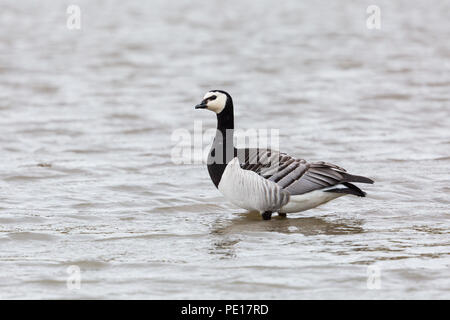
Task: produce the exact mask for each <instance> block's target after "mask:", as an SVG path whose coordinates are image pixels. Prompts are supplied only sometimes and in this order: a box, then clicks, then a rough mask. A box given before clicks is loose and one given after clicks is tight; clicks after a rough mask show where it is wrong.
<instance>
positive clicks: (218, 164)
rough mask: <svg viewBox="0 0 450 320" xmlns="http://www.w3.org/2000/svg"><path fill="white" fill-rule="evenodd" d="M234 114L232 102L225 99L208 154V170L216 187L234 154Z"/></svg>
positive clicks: (218, 115)
mask: <svg viewBox="0 0 450 320" xmlns="http://www.w3.org/2000/svg"><path fill="white" fill-rule="evenodd" d="M233 133H234V114H233V102H232V101H231V98H229V99H227V103H226V105H225V108H224V109H223V110H222V112H220V113H219V114H217V132H216V137H215V138H214V142H213V145H212V147H211V150H210V152H209V156H208V171H209V175H210V177H211V180H212V181H213V183H214V185H215V186H216V187H218V186H219V183H220V179H221V178H222V174H223V172H224V170H225V168H226V166H227V164H228V162H230V161H231V160H232V159H233V158H234V156H235V153H236V151H235V148H234V146H233Z"/></svg>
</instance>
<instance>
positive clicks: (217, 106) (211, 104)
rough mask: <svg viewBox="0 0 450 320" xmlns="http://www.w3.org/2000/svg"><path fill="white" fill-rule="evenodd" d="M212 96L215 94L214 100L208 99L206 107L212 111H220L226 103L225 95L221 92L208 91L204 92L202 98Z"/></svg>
mask: <svg viewBox="0 0 450 320" xmlns="http://www.w3.org/2000/svg"><path fill="white" fill-rule="evenodd" d="M212 96H216V98H215V99H214V100H208V103H207V104H206V107H207V109H208V110H211V111H214V112H215V113H221V112H222V110H223V109H224V108H225V105H226V103H227V96H226V95H225V94H223V93H222V92H218V91H210V92H208V93H206V94H205V96H204V97H203V100H205V99H208V98H210V97H212Z"/></svg>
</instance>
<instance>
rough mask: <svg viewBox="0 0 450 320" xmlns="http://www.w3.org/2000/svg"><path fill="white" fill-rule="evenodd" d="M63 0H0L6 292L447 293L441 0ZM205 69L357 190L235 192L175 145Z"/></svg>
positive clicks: (0, 273)
mask: <svg viewBox="0 0 450 320" xmlns="http://www.w3.org/2000/svg"><path fill="white" fill-rule="evenodd" d="M76 2H77V4H78V5H79V6H80V8H81V29H80V30H68V29H67V27H66V19H67V14H66V9H67V6H68V5H69V4H70V3H71V2H67V1H56V0H55V1H4V0H1V1H0V3H1V8H2V9H1V10H0V150H1V151H0V152H1V157H0V298H13V299H16V298H33V299H36V298H37V299H40V298H51V299H53V298H62V299H72V298H87V299H107V298H112V299H116V298H126V299H129V298H132V299H134V298H160V299H166V298H172V299H184V298H213V299H216V298H220V299H222V298H237V299H240V298H257V299H259V298H261V299H263V298H264V299H266V298H267V299H304V298H314V299H318V298H337V299H341V298H369V299H373V298H375V299H378V298H388V299H391V298H399V299H403V298H413V299H418V298H432V299H443V298H446V299H448V298H450V277H449V276H450V272H449V265H450V256H449V252H450V237H449V235H450V222H449V217H450V212H449V204H450V175H449V172H450V132H449V130H450V129H449V128H450V42H449V41H448V39H450V24H449V20H448V13H449V12H450V2H448V1H444V0H442V1H433V2H432V5H431V4H430V3H429V2H428V1H395V2H394V1H377V4H378V5H379V6H380V8H381V29H380V30H369V29H367V27H366V19H367V16H368V15H367V14H366V8H367V6H368V5H369V4H372V3H366V2H364V1H346V2H345V3H343V2H342V3H341V2H339V3H334V2H333V3H331V2H329V1H318V0H315V1H301V2H300V1H294V0H292V1H283V2H279V1H268V0H266V1H252V2H250V1H237V0H233V1H227V2H226V3H225V2H223V1H126V2H124V1H81V0H80V1H76ZM209 89H224V90H227V91H228V92H230V93H231V94H232V95H233V98H234V101H235V113H236V121H235V123H236V126H237V127H238V128H243V129H248V128H275V129H280V149H281V150H282V151H284V152H288V153H289V154H291V155H294V156H297V157H301V158H305V159H307V160H311V161H317V160H326V161H329V162H332V163H336V164H339V165H341V166H343V167H345V168H346V169H347V170H349V171H351V172H352V173H355V174H362V175H366V176H369V177H372V178H373V179H374V180H375V181H376V184H374V185H373V186H370V185H369V186H367V187H365V190H366V191H367V192H368V197H367V198H356V197H350V196H349V197H344V198H340V199H337V200H335V201H333V202H330V203H328V204H326V205H324V206H322V207H319V208H316V209H313V210H310V211H306V212H303V213H299V214H292V215H289V216H288V218H286V219H281V218H279V217H275V218H274V219H273V220H272V221H261V219H260V217H259V216H258V215H255V214H253V213H246V212H245V210H242V209H239V208H235V207H233V206H232V205H231V204H229V203H228V202H227V201H226V200H224V198H223V197H222V196H221V195H220V193H219V192H218V191H217V190H216V189H215V188H214V186H213V184H212V183H211V181H210V179H209V176H208V174H207V171H206V167H205V165H201V164H195V165H193V164H182V165H179V164H174V163H173V162H172V160H171V150H172V147H173V146H174V141H172V139H171V136H172V133H173V132H174V130H176V129H185V130H188V131H189V132H191V133H192V132H193V129H194V121H202V126H203V129H204V130H206V129H208V128H213V127H214V126H215V117H214V115H213V114H211V113H209V112H206V111H203V112H202V111H194V110H193V106H194V105H195V104H197V103H198V102H199V101H200V99H201V97H202V96H203V95H204V93H205V92H206V91H207V90H209ZM205 140H206V139H205ZM208 143H209V141H204V144H205V146H206V145H207V144H208ZM72 265H75V266H78V267H79V268H80V270H81V288H80V289H75V290H69V289H68V287H67V283H66V281H67V279H68V276H69V274H68V271H70V270H72V269H69V266H72ZM372 275H373V276H372ZM378 275H379V277H378ZM368 280H369V282H368ZM372 280H373V281H372ZM368 283H369V285H368ZM374 284H376V285H374ZM377 285H379V286H380V289H372V288H374V287H376V286H377Z"/></svg>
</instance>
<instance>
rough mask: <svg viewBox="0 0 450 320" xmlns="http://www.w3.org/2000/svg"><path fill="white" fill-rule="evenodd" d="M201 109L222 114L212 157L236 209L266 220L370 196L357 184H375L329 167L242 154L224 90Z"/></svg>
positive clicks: (273, 154)
mask: <svg viewBox="0 0 450 320" xmlns="http://www.w3.org/2000/svg"><path fill="white" fill-rule="evenodd" d="M195 109H208V110H211V111H213V112H215V113H216V114H217V131H216V137H215V138H214V142H213V144H212V147H211V150H210V152H209V155H208V172H209V175H210V177H211V180H212V182H213V183H214V185H215V186H216V187H217V188H218V189H219V191H220V192H221V193H222V194H223V195H224V196H225V198H226V199H228V200H229V201H230V202H232V203H234V204H235V205H237V206H239V207H241V208H244V209H247V210H251V211H254V210H257V211H259V212H260V213H261V214H262V217H263V219H264V220H270V219H271V217H272V213H273V212H278V214H279V215H280V216H286V213H291V212H300V211H304V210H308V209H311V208H315V207H317V206H319V205H321V204H324V203H326V202H328V201H330V200H333V199H336V198H338V197H340V196H343V195H346V194H353V195H356V196H359V197H364V196H365V195H366V194H365V193H364V192H363V191H362V190H361V189H359V188H358V187H357V186H355V185H354V184H352V182H361V183H373V181H372V180H371V179H369V178H366V177H362V176H356V175H352V174H349V173H347V171H346V170H345V169H343V168H341V167H338V166H336V165H334V164H331V163H327V162H322V161H321V162H312V163H310V162H307V161H305V160H303V159H296V158H293V157H291V156H289V155H287V154H285V153H281V152H279V151H275V150H270V149H258V148H245V149H237V148H235V147H234V145H233V130H234V114H233V100H232V98H231V96H230V95H229V94H228V93H226V92H225V91H222V90H212V91H209V92H207V93H206V95H205V96H204V97H203V100H202V102H201V103H200V104H198V105H196V106H195Z"/></svg>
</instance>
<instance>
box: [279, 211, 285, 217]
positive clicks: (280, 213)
mask: <svg viewBox="0 0 450 320" xmlns="http://www.w3.org/2000/svg"><path fill="white" fill-rule="evenodd" d="M278 215H279V216H280V217H283V218H286V213H282V212H278Z"/></svg>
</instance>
